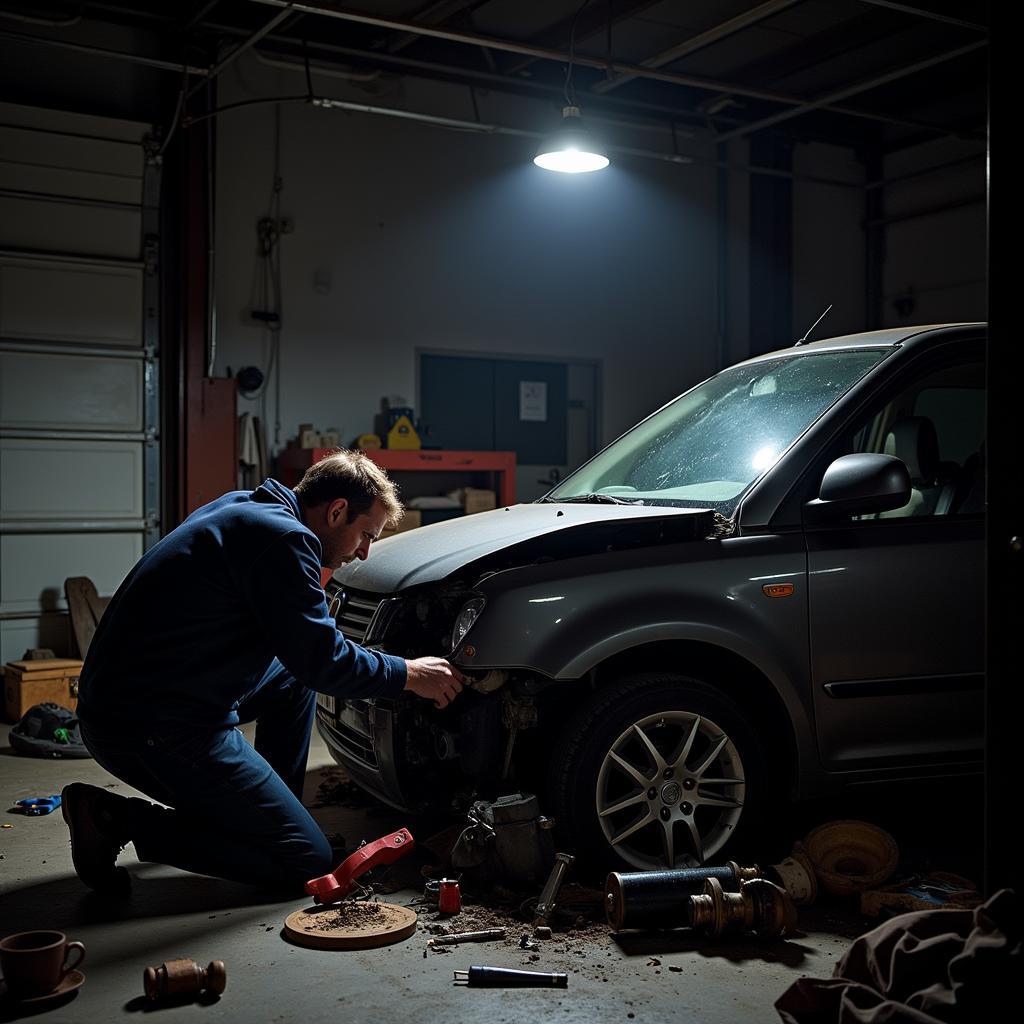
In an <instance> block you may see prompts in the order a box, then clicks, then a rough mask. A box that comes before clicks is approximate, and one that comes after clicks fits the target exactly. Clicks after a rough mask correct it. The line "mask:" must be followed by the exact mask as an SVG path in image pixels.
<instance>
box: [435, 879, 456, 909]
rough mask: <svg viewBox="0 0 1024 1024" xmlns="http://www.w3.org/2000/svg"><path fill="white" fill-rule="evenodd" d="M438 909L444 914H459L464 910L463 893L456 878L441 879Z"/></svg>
mask: <svg viewBox="0 0 1024 1024" xmlns="http://www.w3.org/2000/svg"><path fill="white" fill-rule="evenodd" d="M437 909H438V910H439V911H440V912H441V913H442V914H457V913H458V912H459V911H460V910H462V893H461V892H460V891H459V883H458V882H457V881H456V880H455V879H454V878H442V879H441V891H440V893H439V894H438V899H437Z"/></svg>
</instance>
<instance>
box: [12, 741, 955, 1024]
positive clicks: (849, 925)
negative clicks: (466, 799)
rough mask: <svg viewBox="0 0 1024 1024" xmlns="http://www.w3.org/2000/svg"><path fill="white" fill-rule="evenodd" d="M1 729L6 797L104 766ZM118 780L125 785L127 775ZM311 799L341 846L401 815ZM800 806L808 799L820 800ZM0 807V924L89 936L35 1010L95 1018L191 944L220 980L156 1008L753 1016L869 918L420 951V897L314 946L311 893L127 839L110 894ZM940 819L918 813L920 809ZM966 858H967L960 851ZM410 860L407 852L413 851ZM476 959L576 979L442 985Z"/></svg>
mask: <svg viewBox="0 0 1024 1024" xmlns="http://www.w3.org/2000/svg"><path fill="white" fill-rule="evenodd" d="M7 731H8V728H7V727H0V793H2V796H3V799H4V800H6V806H8V807H10V806H13V804H14V802H15V801H16V800H18V799H21V798H23V797H26V796H38V795H44V794H51V793H59V792H60V790H61V787H62V786H64V785H66V784H67V783H68V782H71V781H75V780H80V781H84V782H90V783H93V784H96V785H109V784H111V783H113V782H114V781H115V780H113V779H112V778H111V777H110V776H108V775H107V774H106V773H105V772H104V771H103V770H102V769H101V768H100V767H99V766H98V765H96V764H95V763H94V762H93V761H91V760H80V761H57V760H54V761H47V760H42V759H33V758H27V757H21V756H18V755H16V754H14V753H13V752H12V751H11V749H10V747H9V746H7ZM332 769H333V762H332V761H331V759H330V756H329V755H328V753H327V751H326V749H325V748H324V746H323V744H322V742H320V740H319V737H315V738H314V743H313V749H312V753H311V756H310V763H309V773H308V776H307V787H306V802H307V804H309V803H312V802H314V800H315V797H316V794H317V792H318V788H319V786H320V784H321V783H322V782H323V781H324V780H325V778H326V779H328V780H330V779H331V778H332V777H334V776H335V773H334V772H333V771H332ZM113 791H114V792H117V793H122V794H129V793H130V792H131V790H130V789H129V787H127V786H124V785H123V784H120V783H118V784H117V785H116V787H114V789H113ZM915 806H919V804H915ZM906 809H907V805H906V804H905V803H904V804H902V806H901V807H897V808H894V810H893V814H894V815H902V816H903V817H904V820H905V815H906ZM927 809H928V808H924V810H927ZM829 810H830V811H832V812H833V813H830V814H819V815H818V817H817V820H813V818H812V819H811V820H810V821H809V824H816V823H817V821H825V820H829V819H830V818H836V817H850V816H856V815H855V814H851V813H850V811H849V809H848V808H843V809H842V810H843V812H844V813H842V814H836V813H834V808H829ZM313 813H314V814H315V815H316V816H317V819H318V821H320V823H321V825H322V827H323V829H324V831H325V832H326V833H328V834H330V833H340V834H341V835H342V836H344V837H345V838H346V839H347V840H348V842H349V844H350V845H353V844H355V843H357V842H358V841H359V840H361V839H363V838H367V839H374V838H376V837H378V836H380V835H384V834H386V833H388V832H390V831H392V830H394V829H395V828H397V827H399V826H400V825H403V824H409V825H410V827H411V823H409V822H405V821H402V820H400V819H399V817H398V816H397V814H396V813H395V812H392V811H389V810H386V809H382V808H379V807H376V806H368V807H362V808H359V807H355V808H353V807H344V806H329V807H324V808H317V809H315V810H314V811H313ZM810 813H811V814H812V815H813V814H814V811H813V809H812V811H811V812H810ZM0 818H2V822H3V824H5V825H7V824H10V825H11V826H13V827H12V828H4V829H2V830H0V855H2V858H3V859H2V860H0V936H2V935H7V934H10V933H12V932H17V931H22V930H26V929H35V928H45V929H58V930H60V931H64V932H65V933H67V935H68V937H69V938H72V939H78V940H80V941H82V942H83V943H84V944H85V947H86V951H87V952H86V958H85V962H84V964H83V968H82V970H83V973H84V974H85V976H86V980H85V983H84V984H83V985H82V986H81V988H80V989H79V990H78V991H77V992H76V993H75V994H74V995H72V996H70V997H67V998H66V999H65V1000H64V1001H61V1002H59V1003H49V1004H40V1005H39V1006H38V1008H37V1009H36V1011H35V1012H36V1013H39V1014H40V1015H46V1016H47V1017H48V1018H49V1019H51V1020H53V1021H68V1022H71V1021H74V1022H93V1021H96V1022H99V1021H104V1022H106V1021H109V1020H111V1019H114V1018H117V1017H122V1016H125V1015H130V1014H131V1013H132V1012H137V1011H142V1012H146V1011H149V1010H150V1009H151V1007H148V1006H146V1005H145V1000H144V999H143V998H142V992H143V990H142V972H143V969H144V968H145V967H146V966H149V965H154V966H155V965H158V964H160V963H161V962H163V961H165V960H169V959H172V958H175V957H191V958H193V959H195V960H197V961H199V962H200V963H201V964H202V965H204V966H205V964H206V963H207V962H208V961H209V960H211V959H220V960H223V961H224V962H225V964H226V965H227V973H228V985H227V990H226V992H225V993H224V995H223V996H222V997H221V998H220V999H219V1000H216V1001H213V1002H209V1003H206V1004H198V1005H196V1004H191V1005H184V1006H174V1007H170V1008H162V1009H161V1010H160V1014H161V1016H160V1021H161V1022H162V1024H174V1021H176V1020H179V1019H186V1018H188V1019H191V1020H196V1019H203V1020H207V1021H215V1020H217V1021H240V1022H241V1021H245V1022H247V1024H248V1022H253V1021H256V1022H278V1021H302V1022H303V1024H315V1022H319V1021H324V1022H327V1021H330V1022H332V1024H333V1022H334V1021H336V1020H338V1019H339V1018H340V1019H344V1020H345V1021H347V1022H352V1024H359V1022H364V1021H365V1022H373V1024H377V1022H379V1021H380V1020H381V1019H382V1018H387V1019H390V1020H405V1019H409V1020H415V1021H421V1020H430V1019H432V1018H433V1019H436V1018H441V1019H443V1020H446V1021H449V1020H450V1021H476V1020H479V1021H488V1022H494V1024H500V1022H518V1021H535V1020H537V1019H538V1018H540V1017H542V1016H543V1017H544V1018H545V1019H549V1020H550V1019H557V1020H561V1021H565V1022H567V1024H568V1022H572V1021H581V1022H582V1021H586V1022H592V1021H596V1020H601V1021H612V1020H621V1021H629V1020H636V1021H640V1022H642V1021H668V1020H688V1021H695V1022H706V1024H717V1022H722V1024H746V1022H755V1021H756V1022H761V1021H771V1020H777V1019H778V1018H777V1014H776V1013H775V1011H774V1009H773V1003H774V1001H775V999H776V998H778V996H779V995H780V994H781V993H782V992H783V991H784V990H785V989H786V987H787V986H788V985H789V984H790V983H791V982H792V981H794V980H795V979H796V978H798V977H800V976H801V975H811V976H818V977H826V976H828V975H830V974H831V973H832V969H833V966H834V964H835V962H836V960H838V958H839V957H840V956H842V954H843V953H844V952H845V951H846V949H847V948H848V947H849V944H850V941H851V939H852V938H853V937H854V936H856V935H857V934H859V933H861V932H862V931H864V930H866V929H867V928H868V927H870V926H871V924H872V922H869V921H867V920H866V919H864V918H862V917H860V915H859V914H858V913H856V912H855V909H854V907H853V906H851V905H850V904H843V903H838V902H836V901H835V900H833V901H832V902H831V903H829V902H827V901H824V902H820V903H819V904H818V905H816V906H815V907H812V908H808V909H807V910H805V911H804V912H803V913H802V914H801V919H800V920H801V929H802V933H801V934H800V935H799V936H798V937H796V938H794V939H791V940H789V941H785V942H777V943H771V944H761V943H758V942H756V941H753V940H734V941H729V942H718V943H713V942H710V941H707V940H701V939H699V938H698V939H695V938H692V937H690V936H689V935H688V934H687V933H686V932H675V933H664V932H662V933H654V934H650V935H642V934H639V933H635V934H634V935H633V936H632V937H630V938H628V939H622V940H616V939H613V938H612V936H611V935H610V934H609V933H608V931H607V929H606V928H604V927H603V925H602V926H597V925H592V926H591V927H590V928H588V929H586V930H585V931H583V932H579V933H569V934H561V935H560V934H556V936H555V938H554V939H553V940H552V941H550V942H546V943H543V944H541V947H540V948H539V949H538V950H537V951H536V953H535V954H534V955H539V959H538V960H535V961H531V960H530V954H529V953H527V952H524V951H522V950H520V949H519V948H518V945H517V942H516V941H513V940H518V938H519V934H520V933H519V931H518V930H517V931H516V932H515V933H514V935H512V937H511V938H510V940H509V941H508V942H506V943H505V944H501V943H498V944H488V945H486V946H483V945H478V946H462V947H456V949H455V950H454V951H453V952H451V953H446V954H444V955H440V954H437V953H435V952H431V953H430V955H429V956H427V957H426V958H425V957H424V951H425V948H426V947H425V939H426V937H427V934H428V933H427V932H426V931H425V926H427V925H429V923H430V922H431V921H432V920H435V919H436V918H435V915H434V914H433V912H428V911H426V910H425V909H424V908H419V909H421V911H422V913H421V917H420V928H419V929H418V930H417V932H416V934H415V935H413V936H412V937H411V938H410V939H408V940H406V941H405V942H403V943H400V944H398V945H394V946H389V947H386V948H383V949H378V950H368V951H360V952H322V951H316V950H310V949H303V948H298V947H296V946H293V945H291V944H289V943H288V942H287V941H285V940H284V939H283V938H282V935H281V926H282V924H283V921H284V919H285V917H286V916H287V915H288V914H289V913H291V912H292V911H293V910H296V909H300V908H301V907H303V906H306V905H308V901H304V900H292V901H287V902H276V903H274V902H271V903H268V902H263V899H265V897H262V896H259V895H254V893H253V891H252V890H250V889H248V888H246V887H244V886H240V885H235V884H232V883H228V882H223V881H219V880H216V879H210V878H205V877H199V876H192V875H187V874H185V873H183V872H180V871H177V870H175V869H172V868H166V867H159V866H154V865H151V864H139V863H138V861H136V860H135V858H134V856H133V854H132V848H131V847H129V848H128V849H127V850H126V851H125V853H124V854H123V855H122V859H121V863H124V864H126V865H127V866H128V867H129V870H130V871H131V873H132V875H133V878H134V886H133V895H132V897H131V900H130V901H129V902H127V903H124V904H116V905H115V904H109V903H105V902H104V901H103V900H101V899H99V898H97V897H96V896H94V895H93V894H91V893H89V891H88V890H86V889H85V888H84V887H83V886H82V885H81V883H80V882H79V881H78V879H77V877H76V876H75V874H74V871H73V869H72V866H71V858H70V847H69V844H68V835H67V829H66V826H65V825H64V822H63V819H62V818H61V815H60V812H59V811H57V812H55V813H53V814H50V815H47V816H45V817H39V818H28V817H24V816H21V815H15V814H3V815H0ZM933 818H934V816H933V815H929V820H932V819H933ZM874 820H876V821H877V820H879V819H878V818H877V817H876V818H874ZM879 823H880V824H886V823H885V822H884V821H879ZM962 823H963V822H962V819H961V824H962ZM887 827H890V828H891V827H892V826H891V825H887ZM414 833H415V829H414ZM795 834H797V835H799V834H802V832H797V833H795ZM915 834H916V838H917V841H918V842H922V841H924V842H928V841H930V840H929V838H928V836H926V835H924V834H923V833H922V832H921V830H920V829H918V830H917V831H916V833H915ZM960 835H961V837H962V836H963V833H962V832H961V833H960ZM418 838H421V837H420V836H418ZM897 838H899V836H897ZM933 838H934V837H933ZM200 839H201V837H197V840H200ZM934 852H935V851H934V850H932V853H933V854H934ZM964 856H965V854H964V850H962V849H961V850H958V851H953V852H952V854H951V857H950V858H947V860H946V861H945V862H942V858H941V856H939V857H938V858H937V862H936V858H934V857H933V858H932V861H933V863H932V866H934V867H946V868H948V869H950V870H958V869H959V870H961V871H965V870H966V871H969V870H970V866H971V865H970V863H967V864H966V865H965V863H964ZM966 858H967V861H968V862H969V861H970V860H971V855H970V852H969V851H968V852H967V854H966ZM412 859H413V858H409V860H408V862H401V863H408V864H409V866H410V867H413V865H412ZM417 867H418V865H417ZM406 875H407V880H408V882H409V884H410V887H409V888H405V889H400V890H399V891H398V892H396V893H394V894H392V895H389V896H387V897H383V898H386V899H388V900H390V901H392V902H397V903H403V904H409V903H412V902H413V901H414V900H415V899H417V898H418V897H419V895H420V892H419V891H418V889H417V888H416V887H414V886H415V885H416V875H415V870H413V871H411V872H406ZM456 920H457V919H456ZM524 930H525V929H524ZM474 963H485V964H498V965H503V966H511V967H525V968H527V969H533V970H544V971H567V972H569V988H568V990H566V991H562V992H560V991H557V990H539V989H526V990H518V991H516V990H506V991H502V990H481V989H473V990H467V989H464V988H457V987H453V985H452V971H453V969H455V968H463V969H464V968H466V967H468V966H469V965H470V964H474ZM27 1015H29V1014H26V1013H25V1011H24V1008H22V1009H20V1010H19V1009H18V1008H16V1007H14V1006H13V1005H11V1004H9V1003H5V1001H4V1000H3V999H0V1021H4V1020H13V1019H17V1018H19V1017H21V1016H27Z"/></svg>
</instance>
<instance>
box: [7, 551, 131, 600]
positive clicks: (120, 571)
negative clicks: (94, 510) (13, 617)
mask: <svg viewBox="0 0 1024 1024" xmlns="http://www.w3.org/2000/svg"><path fill="white" fill-rule="evenodd" d="M141 557H142V534H141V533H88V534H86V533H53V534H19V533H9V534H3V535H0V561H2V563H3V567H4V572H3V580H2V582H0V614H5V615H10V614H11V613H18V612H35V613H38V612H39V611H40V610H42V611H46V612H53V611H64V610H65V609H66V608H67V603H66V602H65V600H64V580H66V579H67V578H68V577H69V576H88V577H89V578H90V579H91V580H92V581H93V583H95V584H96V590H97V591H98V592H99V593H100V594H112V593H113V592H114V591H115V590H116V589H117V588H118V586H119V585H120V583H121V581H122V580H123V579H124V577H125V576H126V575H127V574H128V571H129V570H130V569H131V567H132V566H133V565H134V564H135V563H136V562H137V561H138V560H139V559H140V558H141Z"/></svg>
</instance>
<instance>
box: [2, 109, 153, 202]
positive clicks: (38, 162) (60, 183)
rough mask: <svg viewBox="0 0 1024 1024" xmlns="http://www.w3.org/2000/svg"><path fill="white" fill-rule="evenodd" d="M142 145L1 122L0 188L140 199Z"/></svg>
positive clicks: (85, 197)
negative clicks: (51, 131) (62, 133)
mask: <svg viewBox="0 0 1024 1024" xmlns="http://www.w3.org/2000/svg"><path fill="white" fill-rule="evenodd" d="M142 166H143V151H142V147H141V146H140V145H125V144H124V143H117V142H108V141H106V140H104V139H83V138H82V137H80V136H78V135H55V134H52V133H48V132H40V131H32V130H30V129H27V128H16V127H11V126H5V125H0V188H6V189H13V190H16V191H24V192H49V193H52V194H54V195H60V196H77V197H80V198H83V199H107V200H112V201H115V202H123V203H141V202H142Z"/></svg>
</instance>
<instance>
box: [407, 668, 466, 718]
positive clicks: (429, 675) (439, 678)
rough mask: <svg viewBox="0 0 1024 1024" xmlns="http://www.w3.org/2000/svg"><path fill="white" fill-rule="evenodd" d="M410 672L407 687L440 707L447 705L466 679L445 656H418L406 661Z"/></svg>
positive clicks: (453, 698)
mask: <svg viewBox="0 0 1024 1024" xmlns="http://www.w3.org/2000/svg"><path fill="white" fill-rule="evenodd" d="M405 666H406V668H407V669H408V672H409V677H408V679H407V680H406V683H405V688H406V689H407V690H411V691H412V692H413V693H415V694H416V695H417V696H419V697H426V699H427V700H432V701H433V702H434V704H435V705H436V706H437V707H439V708H443V707H447V706H448V705H449V704H450V703H451V702H452V701H453V700H455V697H456V695H457V694H458V692H459V691H460V690H461V689H462V684H463V683H464V682H465V681H466V680H465V677H464V676H463V675H462V673H461V672H460V671H459V670H458V669H457V668H456V667H455V666H454V665H452V664H450V663H449V662H447V661H445V660H444V658H417V659H416V660H415V661H407V662H406V663H405Z"/></svg>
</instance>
